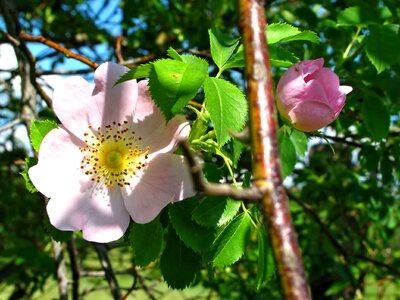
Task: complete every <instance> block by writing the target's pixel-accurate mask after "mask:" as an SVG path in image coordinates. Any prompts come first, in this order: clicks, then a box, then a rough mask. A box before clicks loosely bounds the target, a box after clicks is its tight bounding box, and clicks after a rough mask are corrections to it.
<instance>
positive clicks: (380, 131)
mask: <svg viewBox="0 0 400 300" xmlns="http://www.w3.org/2000/svg"><path fill="white" fill-rule="evenodd" d="M361 115H362V118H363V120H364V122H365V126H366V127H367V129H368V131H369V132H370V133H371V136H372V138H373V139H374V140H375V141H380V140H382V139H384V138H386V137H387V136H388V134H389V125H390V113H389V110H388V108H387V107H386V105H385V104H384V103H383V102H382V100H381V99H380V98H379V97H377V96H374V95H367V96H366V97H365V98H364V102H363V104H362V108H361Z"/></svg>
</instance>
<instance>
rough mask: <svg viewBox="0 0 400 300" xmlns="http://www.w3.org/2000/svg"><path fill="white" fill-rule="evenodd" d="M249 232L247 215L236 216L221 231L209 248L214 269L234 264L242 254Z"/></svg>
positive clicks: (249, 226)
mask: <svg viewBox="0 0 400 300" xmlns="http://www.w3.org/2000/svg"><path fill="white" fill-rule="evenodd" d="M250 232H251V220H250V217H249V215H248V214H247V213H241V214H240V215H238V216H237V217H236V218H235V219H234V220H233V221H232V222H231V223H229V225H228V226H227V227H226V228H225V229H224V230H223V231H221V233H220V234H219V235H218V237H217V238H216V240H215V241H214V243H213V244H212V246H211V249H210V254H211V260H212V263H213V265H214V266H215V267H225V266H228V265H231V264H233V263H235V262H236V261H237V260H238V259H239V258H240V257H241V256H242V255H243V253H244V250H245V249H246V246H247V242H248V239H249V236H250Z"/></svg>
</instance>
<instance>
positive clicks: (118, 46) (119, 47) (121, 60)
mask: <svg viewBox="0 0 400 300" xmlns="http://www.w3.org/2000/svg"><path fill="white" fill-rule="evenodd" d="M115 55H116V56H117V59H118V62H119V63H120V64H124V62H125V60H124V57H123V56H122V37H121V36H117V38H116V39H115Z"/></svg>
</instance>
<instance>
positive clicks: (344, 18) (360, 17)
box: [337, 6, 377, 26]
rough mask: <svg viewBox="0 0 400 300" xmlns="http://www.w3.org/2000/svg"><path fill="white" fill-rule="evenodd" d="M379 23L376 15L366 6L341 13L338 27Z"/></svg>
mask: <svg viewBox="0 0 400 300" xmlns="http://www.w3.org/2000/svg"><path fill="white" fill-rule="evenodd" d="M376 22H377V17H376V14H375V12H374V11H373V10H371V9H369V8H368V7H366V6H361V7H360V6H352V7H348V8H346V9H345V10H343V11H341V12H340V13H339V15H338V18H337V26H361V25H368V24H374V23H376Z"/></svg>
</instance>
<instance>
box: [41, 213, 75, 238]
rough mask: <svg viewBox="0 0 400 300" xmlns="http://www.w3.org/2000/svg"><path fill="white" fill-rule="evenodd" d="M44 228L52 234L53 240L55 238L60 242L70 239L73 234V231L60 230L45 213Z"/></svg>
mask: <svg viewBox="0 0 400 300" xmlns="http://www.w3.org/2000/svg"><path fill="white" fill-rule="evenodd" d="M44 229H45V231H46V232H47V233H48V234H49V235H50V236H51V238H52V239H53V240H55V241H56V242H60V243H63V242H66V241H68V240H69V239H70V238H71V236H72V234H73V232H72V231H62V230H58V229H57V228H55V227H54V226H53V225H51V223H50V220H49V217H48V215H47V214H45V217H44Z"/></svg>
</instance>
